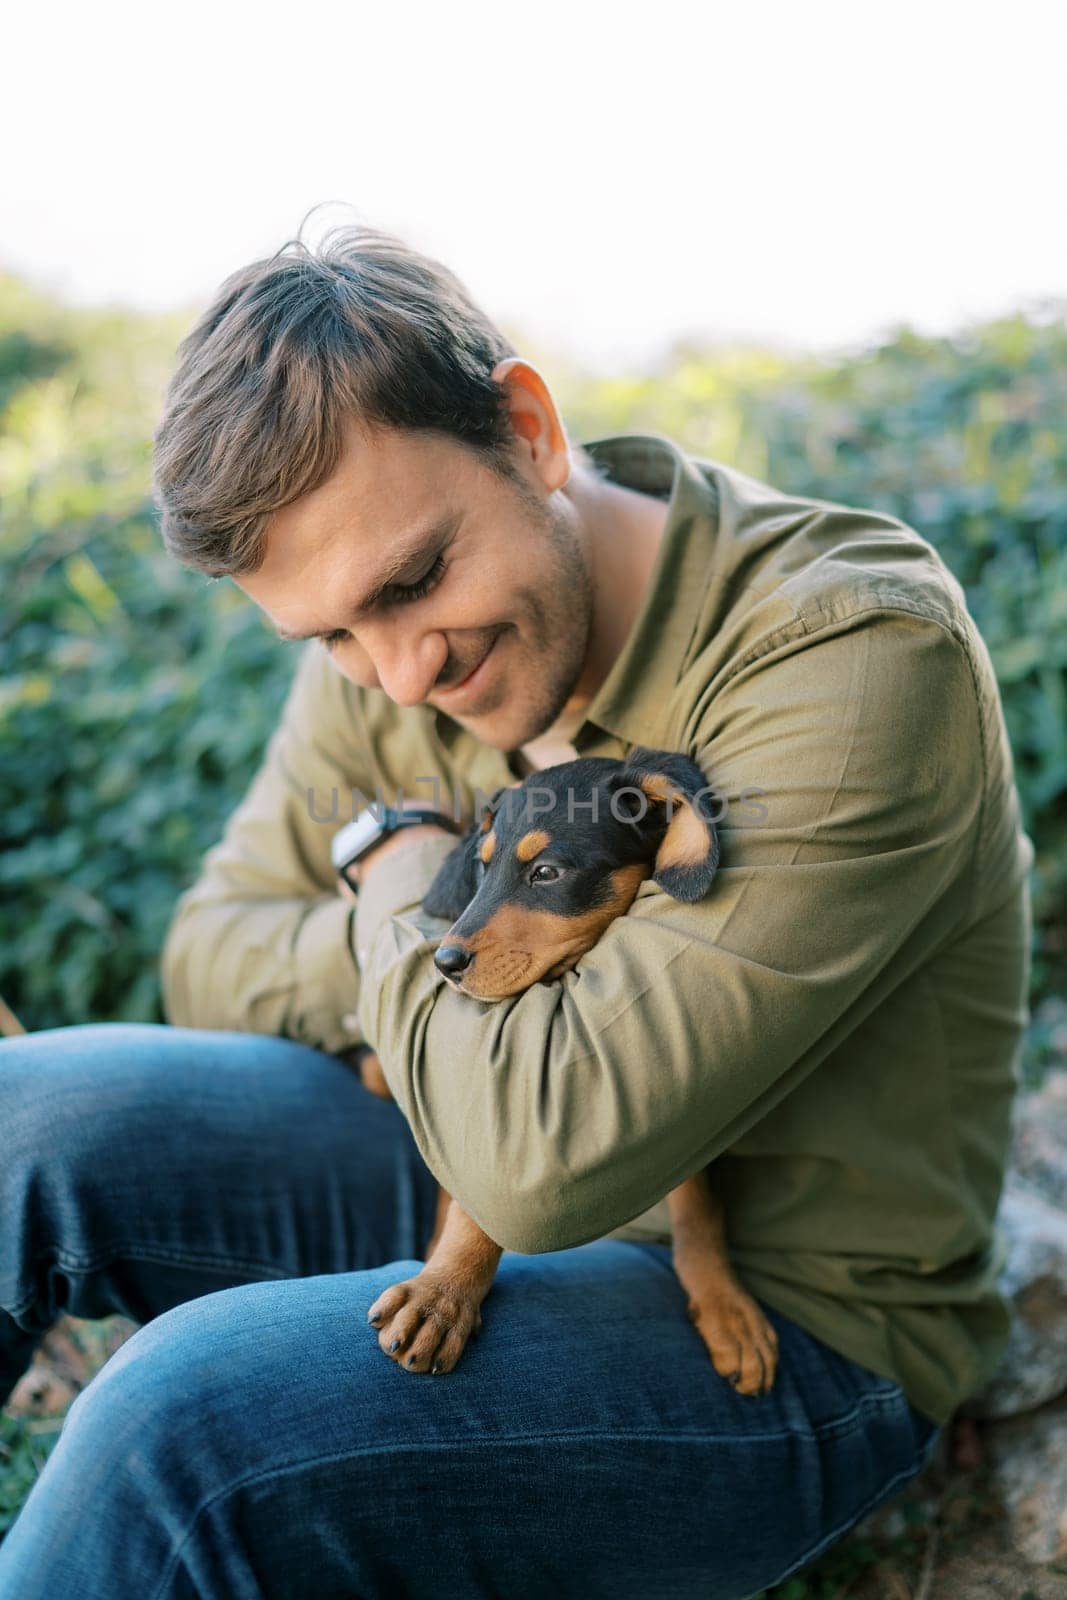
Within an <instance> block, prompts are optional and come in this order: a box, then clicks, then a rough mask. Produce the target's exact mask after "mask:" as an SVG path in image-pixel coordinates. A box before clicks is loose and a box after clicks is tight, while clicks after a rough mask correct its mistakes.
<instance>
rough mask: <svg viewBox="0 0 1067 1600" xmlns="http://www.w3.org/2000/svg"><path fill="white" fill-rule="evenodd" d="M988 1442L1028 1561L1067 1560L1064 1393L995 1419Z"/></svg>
mask: <svg viewBox="0 0 1067 1600" xmlns="http://www.w3.org/2000/svg"><path fill="white" fill-rule="evenodd" d="M986 1448H987V1450H988V1453H989V1459H990V1462H991V1465H992V1474H991V1478H992V1482H993V1483H994V1485H995V1487H996V1489H997V1491H998V1492H999V1494H1000V1497H1001V1499H1002V1500H1003V1503H1004V1508H1005V1510H1006V1512H1007V1514H1008V1519H1009V1523H1010V1535H1011V1542H1012V1544H1013V1545H1014V1547H1015V1549H1016V1550H1017V1551H1018V1552H1019V1554H1020V1555H1021V1556H1022V1557H1023V1558H1024V1559H1025V1560H1026V1561H1032V1562H1047V1561H1055V1562H1063V1561H1067V1398H1065V1399H1063V1400H1060V1401H1057V1402H1056V1404H1055V1405H1051V1406H1043V1407H1042V1408H1041V1410H1040V1411H1035V1412H1032V1413H1029V1414H1027V1415H1026V1416H1020V1417H1012V1418H1010V1419H1008V1420H1005V1421H1002V1422H997V1423H995V1424H993V1425H992V1426H990V1427H989V1428H988V1430H987V1433H986Z"/></svg>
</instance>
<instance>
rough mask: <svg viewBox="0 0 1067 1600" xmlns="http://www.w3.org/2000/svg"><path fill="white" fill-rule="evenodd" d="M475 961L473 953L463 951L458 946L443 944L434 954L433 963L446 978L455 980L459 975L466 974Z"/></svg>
mask: <svg viewBox="0 0 1067 1600" xmlns="http://www.w3.org/2000/svg"><path fill="white" fill-rule="evenodd" d="M473 960H474V954H473V952H472V951H470V950H463V949H461V948H460V946H459V945H458V944H442V945H439V946H438V948H437V951H436V953H435V954H434V958H433V963H434V966H435V967H436V968H437V970H438V972H443V973H444V975H445V977H446V978H454V977H455V976H456V975H457V973H460V972H464V971H465V970H466V969H467V967H469V966H470V964H471V962H472V961H473Z"/></svg>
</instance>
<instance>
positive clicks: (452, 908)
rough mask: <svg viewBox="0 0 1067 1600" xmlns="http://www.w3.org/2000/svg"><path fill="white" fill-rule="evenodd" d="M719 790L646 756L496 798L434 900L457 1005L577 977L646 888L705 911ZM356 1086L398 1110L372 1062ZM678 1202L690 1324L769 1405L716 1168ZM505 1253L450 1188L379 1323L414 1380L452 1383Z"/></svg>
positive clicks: (527, 783) (679, 1253)
mask: <svg viewBox="0 0 1067 1600" xmlns="http://www.w3.org/2000/svg"><path fill="white" fill-rule="evenodd" d="M708 792H709V791H708V788H707V785H706V784H705V781H704V775H703V773H702V772H701V771H700V769H699V768H698V767H697V766H695V765H694V763H693V762H692V761H690V760H689V758H688V757H687V756H684V755H677V754H672V753H671V752H669V751H662V750H646V749H638V750H635V751H634V752H633V753H632V754H631V755H630V757H629V758H628V759H627V760H625V761H613V760H609V759H607V758H605V757H588V756H587V757H582V758H580V759H579V760H577V761H569V762H565V763H563V764H562V765H560V766H556V767H549V768H546V769H545V770H543V771H540V772H535V773H532V774H531V775H530V776H529V777H528V778H526V779H525V780H524V781H523V782H522V783H521V784H519V785H517V786H516V787H515V788H510V789H499V790H497V792H496V793H495V794H494V795H493V797H492V799H491V801H490V802H489V803H488V805H487V806H486V807H485V808H484V810H483V812H482V815H481V817H480V818H479V820H478V821H477V823H476V824H475V826H474V827H473V828H472V829H471V830H470V832H469V833H468V834H467V835H466V837H465V838H464V839H463V840H462V841H461V842H460V843H459V844H458V845H457V846H456V848H455V849H454V850H453V852H452V854H451V855H450V856H449V857H448V858H447V859H446V861H445V863H444V865H443V866H442V868H441V870H440V872H439V873H438V875H437V877H436V878H435V879H434V882H433V884H432V885H431V887H430V890H429V892H428V894H427V895H426V896H425V898H424V900H423V906H424V908H425V910H426V911H428V912H429V913H430V914H431V915H433V916H440V917H447V918H448V919H449V920H450V921H451V923H452V926H451V927H450V928H449V930H448V932H447V933H446V934H445V937H444V938H443V939H442V940H441V943H440V945H439V946H438V948H437V951H436V954H435V956H434V961H435V963H436V965H437V968H438V970H439V971H440V972H441V973H443V974H444V976H445V978H446V980H447V981H448V982H449V983H450V984H451V985H452V987H453V988H455V989H456V990H457V991H459V992H460V993H462V994H467V995H470V996H472V997H474V998H476V999H478V1000H482V1001H494V1000H503V999H505V998H506V997H508V996H510V995H516V994H521V993H522V992H523V991H524V990H526V989H528V988H530V987H531V985H533V984H535V983H550V982H553V981H554V980H555V979H557V978H559V977H561V976H562V974H563V973H565V972H568V971H570V970H571V969H572V968H573V967H575V966H576V965H577V963H578V962H579V961H580V960H581V958H582V956H583V955H585V954H586V952H587V951H589V950H591V949H592V947H593V946H594V945H595V944H596V943H597V941H598V940H599V939H600V938H601V936H602V935H603V933H604V931H605V929H607V928H608V927H609V926H610V924H611V923H612V922H614V921H615V919H616V918H617V917H621V916H623V915H624V913H625V912H626V911H627V910H628V909H629V907H630V906H631V904H632V903H633V900H634V897H635V896H636V894H637V891H638V889H639V888H640V886H641V884H642V883H643V882H644V880H645V879H646V878H651V879H652V880H653V882H655V883H656V884H657V885H658V886H659V887H660V888H661V889H663V890H665V891H666V893H667V894H670V895H673V896H674V898H675V899H677V900H686V901H695V900H699V899H700V898H701V897H702V896H703V895H705V894H707V892H708V891H709V889H710V888H711V884H712V880H713V878H714V876H715V871H716V868H717V866H718V859H719V847H718V839H717V837H716V834H715V828H714V824H713V822H712V820H711V818H710V817H709V816H708V814H707V811H708V806H707V801H706V800H705V798H704V796H705V795H706V794H707V793H708ZM623 936H624V937H625V935H623ZM653 1070H654V1067H653ZM361 1076H362V1077H363V1081H364V1083H365V1085H366V1086H367V1087H368V1088H371V1089H372V1090H373V1091H374V1092H375V1093H378V1094H382V1095H384V1096H385V1097H389V1089H388V1086H387V1085H386V1083H385V1078H384V1075H383V1074H382V1071H381V1065H380V1063H379V1062H378V1060H377V1058H376V1057H375V1056H374V1055H373V1054H368V1055H367V1056H365V1057H364V1060H363V1063H362V1066H361ZM668 1205H669V1209H670V1217H671V1231H672V1236H673V1243H672V1251H673V1264H674V1268H675V1271H676V1272H677V1274H678V1277H679V1279H680V1280H681V1283H682V1285H683V1287H684V1288H685V1290H686V1292H687V1295H688V1308H687V1314H688V1316H689V1318H690V1320H691V1321H692V1322H693V1323H694V1325H695V1327H696V1330H697V1332H698V1333H699V1335H700V1337H701V1338H702V1339H703V1341H704V1343H705V1345H706V1346H707V1348H708V1351H709V1353H710V1355H711V1359H712V1362H713V1364H714V1366H715V1370H716V1372H718V1373H719V1374H720V1375H721V1376H722V1377H723V1378H725V1379H726V1380H727V1381H728V1382H729V1383H731V1384H732V1385H733V1386H734V1388H735V1389H736V1390H737V1391H738V1393H740V1394H745V1395H758V1394H766V1393H767V1391H768V1390H769V1389H770V1388H771V1385H772V1384H773V1382H774V1374H775V1368H776V1363H777V1346H778V1340H777V1335H776V1334H775V1331H774V1328H773V1326H772V1325H771V1323H770V1322H769V1321H768V1319H767V1318H766V1316H765V1315H764V1313H763V1311H762V1309H761V1308H760V1306H759V1304H758V1303H757V1302H756V1301H755V1300H754V1299H753V1298H752V1296H751V1295H750V1294H748V1293H747V1292H746V1290H745V1289H744V1288H742V1286H741V1284H740V1282H739V1281H738V1279H737V1277H736V1276H735V1274H734V1272H733V1269H732V1268H731V1266H730V1262H729V1258H728V1254H727V1246H726V1232H725V1219H724V1216H723V1209H722V1205H721V1203H720V1202H719V1200H718V1199H717V1197H716V1196H715V1194H714V1191H713V1190H712V1188H711V1186H710V1183H709V1181H708V1169H707V1168H705V1169H704V1170H703V1171H701V1172H699V1173H697V1174H696V1175H695V1176H693V1177H692V1178H688V1179H686V1181H685V1182H684V1183H681V1184H679V1185H678V1187H677V1188H676V1189H674V1190H672V1191H671V1193H670V1195H669V1196H668ZM501 1253H502V1252H501V1247H500V1246H499V1245H498V1244H495V1243H494V1242H493V1240H492V1239H490V1238H488V1236H487V1235H486V1234H485V1233H484V1232H483V1231H482V1229H481V1228H480V1227H479V1226H478V1224H477V1223H476V1222H474V1221H473V1219H472V1218H470V1217H468V1216H467V1214H466V1212H464V1211H463V1209H462V1208H461V1207H460V1206H459V1205H458V1204H457V1202H456V1201H454V1200H451V1199H450V1197H449V1196H448V1195H447V1194H446V1193H445V1192H444V1190H442V1191H441V1192H440V1195H439V1200H438V1211H437V1223H436V1226H435V1229H434V1233H433V1237H432V1238H431V1240H430V1243H429V1245H428V1246H427V1260H426V1265H425V1266H424V1267H423V1269H422V1271H421V1272H420V1273H419V1274H418V1276H417V1277H414V1278H410V1279H408V1280H406V1281H405V1282H403V1283H398V1284H394V1285H392V1286H391V1287H390V1288H388V1289H387V1290H386V1291H385V1292H384V1294H381V1295H379V1297H378V1299H377V1300H376V1301H375V1302H374V1305H373V1306H372V1307H371V1308H370V1311H369V1313H368V1321H369V1322H370V1323H371V1324H372V1325H373V1326H374V1327H375V1328H377V1330H378V1342H379V1345H380V1346H381V1348H382V1350H383V1351H385V1353H386V1354H387V1355H390V1356H392V1357H393V1359H394V1360H395V1361H398V1362H399V1363H400V1364H401V1365H402V1366H403V1367H405V1368H407V1369H408V1370H409V1371H413V1372H431V1373H442V1372H450V1371H451V1370H452V1369H453V1368H454V1367H455V1365H456V1363H457V1362H458V1360H459V1358H460V1356H461V1355H462V1353H463V1349H464V1347H465V1345H466V1343H467V1340H468V1338H469V1337H470V1336H471V1334H472V1333H477V1332H478V1331H479V1329H480V1328H481V1321H482V1319H481V1311H480V1307H481V1303H482V1301H483V1300H484V1299H485V1296H486V1295H487V1294H488V1292H489V1289H490V1287H491V1286H492V1282H493V1278H494V1276H495V1275H496V1269H497V1265H498V1263H499V1260H500V1256H501Z"/></svg>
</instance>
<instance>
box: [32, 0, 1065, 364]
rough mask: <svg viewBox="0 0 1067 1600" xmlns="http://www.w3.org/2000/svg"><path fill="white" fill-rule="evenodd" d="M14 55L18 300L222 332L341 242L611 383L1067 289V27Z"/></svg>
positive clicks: (600, 10) (347, 23)
mask: <svg viewBox="0 0 1067 1600" xmlns="http://www.w3.org/2000/svg"><path fill="white" fill-rule="evenodd" d="M23 10H24V11H25V8H23ZM4 36H5V47H6V48H5V54H6V56H7V65H6V67H5V71H4V96H3V101H2V103H0V139H2V145H0V148H2V149H3V151H4V160H3V162H2V165H0V270H4V269H6V270H9V271H15V272H18V273H19V274H21V275H23V276H26V277H28V278H29V279H31V280H32V281H33V282H34V283H36V284H38V285H39V286H41V287H43V288H46V289H50V290H52V291H54V292H56V293H58V294H60V295H61V296H62V297H63V298H65V299H68V300H70V301H73V302H75V303H78V304H93V303H95V304H101V303H106V304H115V303H123V304H127V305H131V306H137V307H145V308H151V309H171V308H185V307H189V308H192V309H195V308H197V307H199V306H202V305H204V304H206V303H207V301H208V300H209V298H210V296H211V294H212V293H213V291H214V290H215V289H216V288H217V286H218V285H219V283H221V281H222V280H223V279H224V278H225V277H226V276H227V275H228V274H229V273H230V272H232V271H234V270H235V269H236V268H237V267H239V266H241V265H242V264H244V263H245V262H247V261H250V260H253V259H256V258H258V257H261V256H265V255H270V254H272V253H273V252H274V251H275V250H276V249H277V248H278V247H279V246H280V245H281V244H283V243H284V242H285V240H286V239H289V238H292V237H294V236H295V235H296V234H297V232H298V230H300V228H301V224H302V223H303V236H304V237H305V238H307V239H312V240H313V239H314V238H315V237H316V236H317V235H318V234H320V233H321V232H322V231H323V229H324V228H325V227H327V226H329V225H331V224H333V223H336V222H343V221H346V220H348V221H352V220H360V221H364V222H369V223H372V224H373V225H374V226H376V227H379V228H385V229H387V230H388V231H390V232H393V233H397V234H399V235H400V236H401V237H403V238H405V239H406V240H408V242H410V243H411V244H413V245H415V246H416V247H417V248H419V249H420V250H423V251H425V252H426V253H428V254H430V255H432V256H435V257H436V258H437V259H439V260H441V261H444V262H446V263H447V265H448V266H450V267H451V268H452V269H453V271H455V272H456V273H457V274H458V275H459V277H460V278H461V279H462V280H463V281H464V283H465V284H466V285H467V287H468V289H469V290H470V291H471V293H472V294H473V295H474V296H475V298H476V299H477V300H478V301H479V302H480V303H481V304H482V305H483V306H484V308H485V309H486V310H487V311H488V312H489V314H490V315H491V316H493V317H495V318H496V319H497V320H499V321H501V322H502V323H503V324H504V325H505V327H506V328H507V330H508V331H509V332H510V333H512V334H514V332H515V331H516V330H521V331H523V332H525V333H526V334H527V335H529V336H530V337H532V338H534V339H536V340H537V341H539V343H540V344H542V345H543V346H544V347H546V348H551V349H553V350H557V351H560V352H565V353H567V354H568V355H569V356H570V357H571V358H572V359H574V360H575V361H578V362H581V363H583V364H585V365H587V366H589V367H590V368H595V369H599V370H601V371H611V370H623V369H625V368H626V367H627V366H628V365H631V364H634V363H642V362H645V361H653V360H654V359H655V357H656V354H657V352H662V351H663V350H664V348H665V347H666V346H667V345H669V343H670V342H671V341H672V340H674V339H676V338H690V339H695V340H707V341H709V342H733V341H743V340H749V339H760V340H765V341H767V342H771V343H775V344H778V345H781V346H784V347H787V348H794V349H796V348H808V349H812V348H817V349H835V348H836V349H844V348H845V347H847V346H850V345H851V346H855V345H857V344H860V343H864V342H866V341H868V340H871V339H876V338H878V337H880V336H882V335H884V334H886V333H888V332H889V331H890V330H891V329H892V328H893V327H895V326H897V325H898V324H899V323H901V322H904V321H907V322H910V323H911V324H912V326H914V327H916V328H918V329H919V330H920V331H923V332H930V333H936V332H941V331H949V330H951V329H954V328H957V327H959V326H960V325H962V324H963V323H965V322H966V321H968V320H969V319H971V318H976V317H985V316H992V315H997V314H999V313H1001V312H1005V311H1010V310H1012V309H1016V308H1017V307H1018V306H1020V305H1021V304H1022V303H1023V302H1024V301H1029V302H1033V301H1036V300H1040V299H1042V298H1044V297H1049V296H1053V297H1062V296H1063V295H1064V294H1065V293H1067V93H1065V84H1067V3H1064V0H1012V3H1010V4H996V5H993V4H986V3H984V0H969V3H967V4H963V3H957V0H924V3H921V4H920V3H915V0H896V3H894V4H893V5H891V6H874V5H871V4H862V3H856V0H849V3H839V0H788V3H777V0H767V3H761V0H744V3H742V0H730V3H728V4H723V3H720V0H706V3H703V4H701V3H699V0H684V3H681V0H655V3H650V0H643V3H642V4H640V5H636V4H629V3H626V0H616V3H601V0H593V3H587V4H583V3H582V0H569V3H567V4H564V3H560V0H539V3H537V4H535V5H531V6H528V7H525V8H524V7H522V6H517V5H514V4H501V3H500V0H494V3H486V0H476V3H475V0H471V3H465V0H455V3H454V4H451V5H447V4H425V3H419V0H412V3H404V4H396V5H392V6H386V5H376V6H368V5H365V4H361V3H359V0H345V3H344V4H337V5H334V4H327V3H325V0H298V3H293V0H289V3H288V4H286V5H284V6H279V5H275V4H273V3H272V0H260V3H257V4H245V3H242V0H237V3H232V4H228V3H227V0H215V3H213V4H207V3H204V0H187V3H183V4H182V5H181V6H166V7H154V6H147V5H145V4H144V3H143V0H139V3H137V4H127V3H125V0H99V3H97V4H94V5H93V6H84V5H78V6H77V7H75V6H74V5H73V4H70V3H69V0H59V4H58V5H56V6H49V7H45V6H37V7H35V8H33V9H32V11H31V12H30V14H29V15H26V14H23V15H19V16H16V17H9V18H8V19H7V20H6V21H5V25H4ZM313 208H314V209H313ZM309 213H310V216H309V215H308V214H309Z"/></svg>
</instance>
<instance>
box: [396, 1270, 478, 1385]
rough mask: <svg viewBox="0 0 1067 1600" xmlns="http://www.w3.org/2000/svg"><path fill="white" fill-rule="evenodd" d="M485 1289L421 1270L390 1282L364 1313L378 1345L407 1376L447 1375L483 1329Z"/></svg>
mask: <svg viewBox="0 0 1067 1600" xmlns="http://www.w3.org/2000/svg"><path fill="white" fill-rule="evenodd" d="M484 1298H485V1290H484V1289H483V1290H481V1291H480V1292H479V1290H478V1289H477V1288H475V1287H474V1286H472V1285H470V1284H465V1283H464V1282H463V1281H462V1279H458V1278H453V1277H448V1276H445V1275H443V1274H441V1273H440V1272H434V1271H432V1270H430V1269H429V1268H425V1269H424V1270H423V1271H422V1272H420V1273H419V1274H418V1276H417V1277H415V1278H406V1279H405V1280H404V1282H403V1283H394V1284H390V1286H389V1288H388V1289H386V1290H385V1291H384V1293H382V1294H380V1295H379V1296H378V1298H377V1300H375V1302H374V1304H373V1305H372V1306H371V1308H370V1310H369V1311H368V1312H367V1321H368V1322H369V1323H370V1324H371V1326H372V1327H374V1328H377V1330H378V1346H379V1348H380V1349H381V1350H384V1352H385V1354H386V1355H387V1356H391V1357H392V1359H393V1360H394V1361H396V1362H397V1363H398V1364H399V1365H400V1366H402V1367H404V1368H405V1369H406V1370H407V1371H408V1372H432V1373H442V1372H451V1371H452V1369H453V1367H454V1366H455V1365H456V1363H457V1361H458V1360H459V1358H460V1356H461V1355H462V1354H463V1351H464V1349H465V1347H466V1344H467V1340H468V1339H469V1338H470V1337H471V1335H472V1334H475V1333H478V1332H479V1331H480V1330H481V1326H482V1313H481V1310H480V1306H481V1303H482V1300H483V1299H484Z"/></svg>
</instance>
